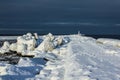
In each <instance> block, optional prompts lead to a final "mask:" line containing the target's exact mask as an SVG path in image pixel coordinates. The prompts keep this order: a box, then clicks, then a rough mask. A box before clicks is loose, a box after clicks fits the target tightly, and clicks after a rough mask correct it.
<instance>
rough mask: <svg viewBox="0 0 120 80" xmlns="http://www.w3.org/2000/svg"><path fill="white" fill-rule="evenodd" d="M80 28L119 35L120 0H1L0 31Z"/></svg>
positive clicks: (71, 30)
mask: <svg viewBox="0 0 120 80" xmlns="http://www.w3.org/2000/svg"><path fill="white" fill-rule="evenodd" d="M48 28H49V30H48ZM63 29H64V30H63ZM78 30H80V31H81V32H82V33H85V34H119V35H120V31H119V30H120V0H0V32H1V33H0V34H5V33H6V32H9V33H10V34H11V33H13V34H15V33H21V32H27V31H31V32H35V31H36V32H44V31H46V32H52V31H53V32H54V33H56V32H58V33H62V31H63V33H65V32H67V31H68V32H69V33H70V32H71V33H72V32H73V33H74V32H75V31H76V32H77V31H78ZM55 31H56V32H55Z"/></svg>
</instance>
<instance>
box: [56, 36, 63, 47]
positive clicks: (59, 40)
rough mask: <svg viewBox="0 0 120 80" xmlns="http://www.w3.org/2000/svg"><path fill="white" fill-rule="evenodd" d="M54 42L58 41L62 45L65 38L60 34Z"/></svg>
mask: <svg viewBox="0 0 120 80" xmlns="http://www.w3.org/2000/svg"><path fill="white" fill-rule="evenodd" d="M54 42H57V45H61V44H62V43H63V38H62V37H61V36H58V37H57V38H56V39H55V40H54Z"/></svg>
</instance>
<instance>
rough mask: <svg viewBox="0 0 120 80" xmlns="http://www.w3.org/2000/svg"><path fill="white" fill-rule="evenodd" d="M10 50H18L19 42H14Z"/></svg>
mask: <svg viewBox="0 0 120 80" xmlns="http://www.w3.org/2000/svg"><path fill="white" fill-rule="evenodd" d="M10 50H11V51H17V43H12V44H11V45H10Z"/></svg>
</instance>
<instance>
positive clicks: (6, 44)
mask: <svg viewBox="0 0 120 80" xmlns="http://www.w3.org/2000/svg"><path fill="white" fill-rule="evenodd" d="M9 47H10V43H9V42H8V41H5V42H4V44H3V46H2V47H1V48H0V53H1V54H4V53H6V52H9Z"/></svg>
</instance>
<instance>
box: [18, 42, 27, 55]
mask: <svg viewBox="0 0 120 80" xmlns="http://www.w3.org/2000/svg"><path fill="white" fill-rule="evenodd" d="M26 50H27V45H26V44H18V45H17V53H22V52H23V51H26Z"/></svg>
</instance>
